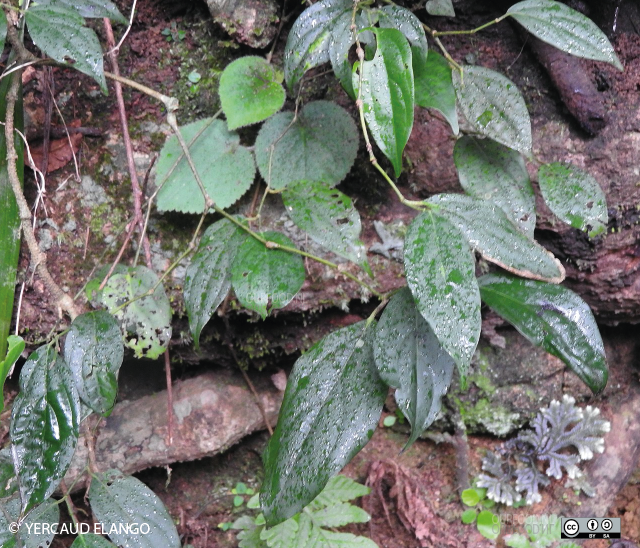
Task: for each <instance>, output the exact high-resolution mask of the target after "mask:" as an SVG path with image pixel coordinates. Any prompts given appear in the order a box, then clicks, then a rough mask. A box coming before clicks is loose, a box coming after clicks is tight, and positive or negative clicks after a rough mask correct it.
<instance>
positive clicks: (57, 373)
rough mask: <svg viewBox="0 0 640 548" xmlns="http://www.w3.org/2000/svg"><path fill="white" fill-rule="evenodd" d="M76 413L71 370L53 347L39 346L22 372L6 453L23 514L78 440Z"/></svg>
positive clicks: (53, 482)
mask: <svg viewBox="0 0 640 548" xmlns="http://www.w3.org/2000/svg"><path fill="white" fill-rule="evenodd" d="M79 413H80V398H79V396H78V392H77V390H76V387H75V384H74V382H73V374H72V373H71V369H70V368H69V366H68V365H67V364H66V363H65V361H64V360H63V359H62V358H61V357H60V356H58V354H57V353H56V352H55V350H53V348H51V347H50V346H41V347H40V348H38V349H37V350H36V351H35V352H33V354H31V356H29V359H28V360H27V361H26V363H25V364H24V366H23V368H22V372H21V373H20V393H19V394H18V396H17V397H16V399H15V400H14V402H13V409H12V411H11V426H10V430H9V433H10V436H11V454H12V457H13V464H14V466H15V469H16V474H17V477H18V484H19V487H20V498H21V500H22V510H21V513H22V514H23V515H24V514H25V513H26V512H27V511H29V510H31V509H32V508H34V507H36V506H38V505H39V504H40V503H42V502H44V501H45V500H46V499H47V498H48V497H50V496H51V495H52V494H53V492H54V491H55V490H56V489H57V487H58V485H59V484H60V481H62V478H63V477H64V474H65V473H66V471H67V468H69V464H71V458H72V457H73V453H74V451H75V448H76V444H77V442H78V424H79V419H78V416H79Z"/></svg>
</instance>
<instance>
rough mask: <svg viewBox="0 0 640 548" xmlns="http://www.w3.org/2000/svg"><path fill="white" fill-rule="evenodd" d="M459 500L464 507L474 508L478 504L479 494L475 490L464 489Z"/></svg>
mask: <svg viewBox="0 0 640 548" xmlns="http://www.w3.org/2000/svg"><path fill="white" fill-rule="evenodd" d="M460 498H461V499H462V504H464V505H465V506H475V505H476V504H478V503H479V502H480V498H481V497H480V493H478V490H477V489H473V488H471V489H465V490H464V491H462V493H461V495H460Z"/></svg>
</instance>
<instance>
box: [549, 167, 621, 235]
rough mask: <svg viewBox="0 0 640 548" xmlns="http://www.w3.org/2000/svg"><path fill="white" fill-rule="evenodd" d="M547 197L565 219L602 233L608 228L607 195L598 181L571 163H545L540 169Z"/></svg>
mask: <svg viewBox="0 0 640 548" xmlns="http://www.w3.org/2000/svg"><path fill="white" fill-rule="evenodd" d="M538 183H539V185H540V191H541V192H542V197H543V198H544V201H545V202H546V203H547V205H548V206H549V209H550V210H551V211H553V212H554V213H555V214H556V215H557V216H558V217H559V218H560V219H561V220H563V221H564V222H565V223H567V224H570V225H571V226H572V227H573V228H578V229H580V230H583V231H585V232H588V233H589V236H590V237H593V236H597V235H598V234H602V233H603V232H604V231H605V230H606V228H607V221H608V220H609V215H608V213H607V198H606V196H605V195H604V192H603V191H602V189H601V188H600V185H599V184H598V181H596V180H595V178H594V177H593V176H591V175H589V174H588V173H585V172H584V171H582V170H580V169H578V168H577V167H575V166H572V165H571V164H561V163H559V162H554V163H552V164H544V165H542V166H541V167H540V170H539V171H538Z"/></svg>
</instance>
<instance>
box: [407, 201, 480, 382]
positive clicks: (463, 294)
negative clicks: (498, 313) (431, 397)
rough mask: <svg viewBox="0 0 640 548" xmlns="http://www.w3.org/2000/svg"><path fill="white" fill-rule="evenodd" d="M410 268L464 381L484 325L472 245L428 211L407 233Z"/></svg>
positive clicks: (412, 284) (425, 310)
mask: <svg viewBox="0 0 640 548" xmlns="http://www.w3.org/2000/svg"><path fill="white" fill-rule="evenodd" d="M404 268H405V271H406V276H407V283H408V284H409V288H410V289H411V293H413V296H414V298H415V300H416V305H417V307H418V310H419V311H420V314H422V317H423V318H424V319H425V320H427V322H428V323H429V325H430V326H431V329H432V330H433V332H434V333H435V335H436V337H437V338H438V340H439V341H440V344H441V345H442V347H443V348H444V350H445V351H446V352H447V353H448V354H449V355H450V356H451V357H452V358H453V359H454V360H455V362H456V365H457V366H458V370H459V371H460V375H461V376H462V377H464V376H465V375H466V372H467V369H468V368H469V364H470V363H471V357H472V356H473V352H474V350H475V348H476V346H477V344H478V339H479V337H480V323H481V318H480V292H479V291H478V284H477V282H476V277H475V261H474V258H473V255H472V254H471V250H470V249H469V246H468V245H467V243H466V241H465V240H464V237H463V236H462V234H461V233H460V231H459V230H458V229H457V228H456V227H455V226H453V225H452V224H451V223H450V222H449V221H447V220H446V219H444V218H443V217H440V216H438V215H436V214H434V213H433V212H431V211H425V212H423V213H421V214H420V215H418V216H417V217H416V218H415V219H414V220H413V222H412V223H411V225H410V226H409V230H408V231H407V236H406V238H405V244H404Z"/></svg>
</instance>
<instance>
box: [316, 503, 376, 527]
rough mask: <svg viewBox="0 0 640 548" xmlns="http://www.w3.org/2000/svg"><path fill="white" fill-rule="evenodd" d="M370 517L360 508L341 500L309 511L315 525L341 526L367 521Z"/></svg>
mask: <svg viewBox="0 0 640 548" xmlns="http://www.w3.org/2000/svg"><path fill="white" fill-rule="evenodd" d="M369 519H371V518H370V517H369V514H367V513H366V512H365V511H364V510H363V509H362V508H359V507H358V506H354V505H353V504H349V503H348V502H342V503H339V504H334V505H332V506H329V507H328V508H322V509H321V510H316V511H312V512H311V520H312V521H313V523H314V525H316V527H342V526H344V525H348V524H349V523H367V522H368V521H369Z"/></svg>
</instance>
